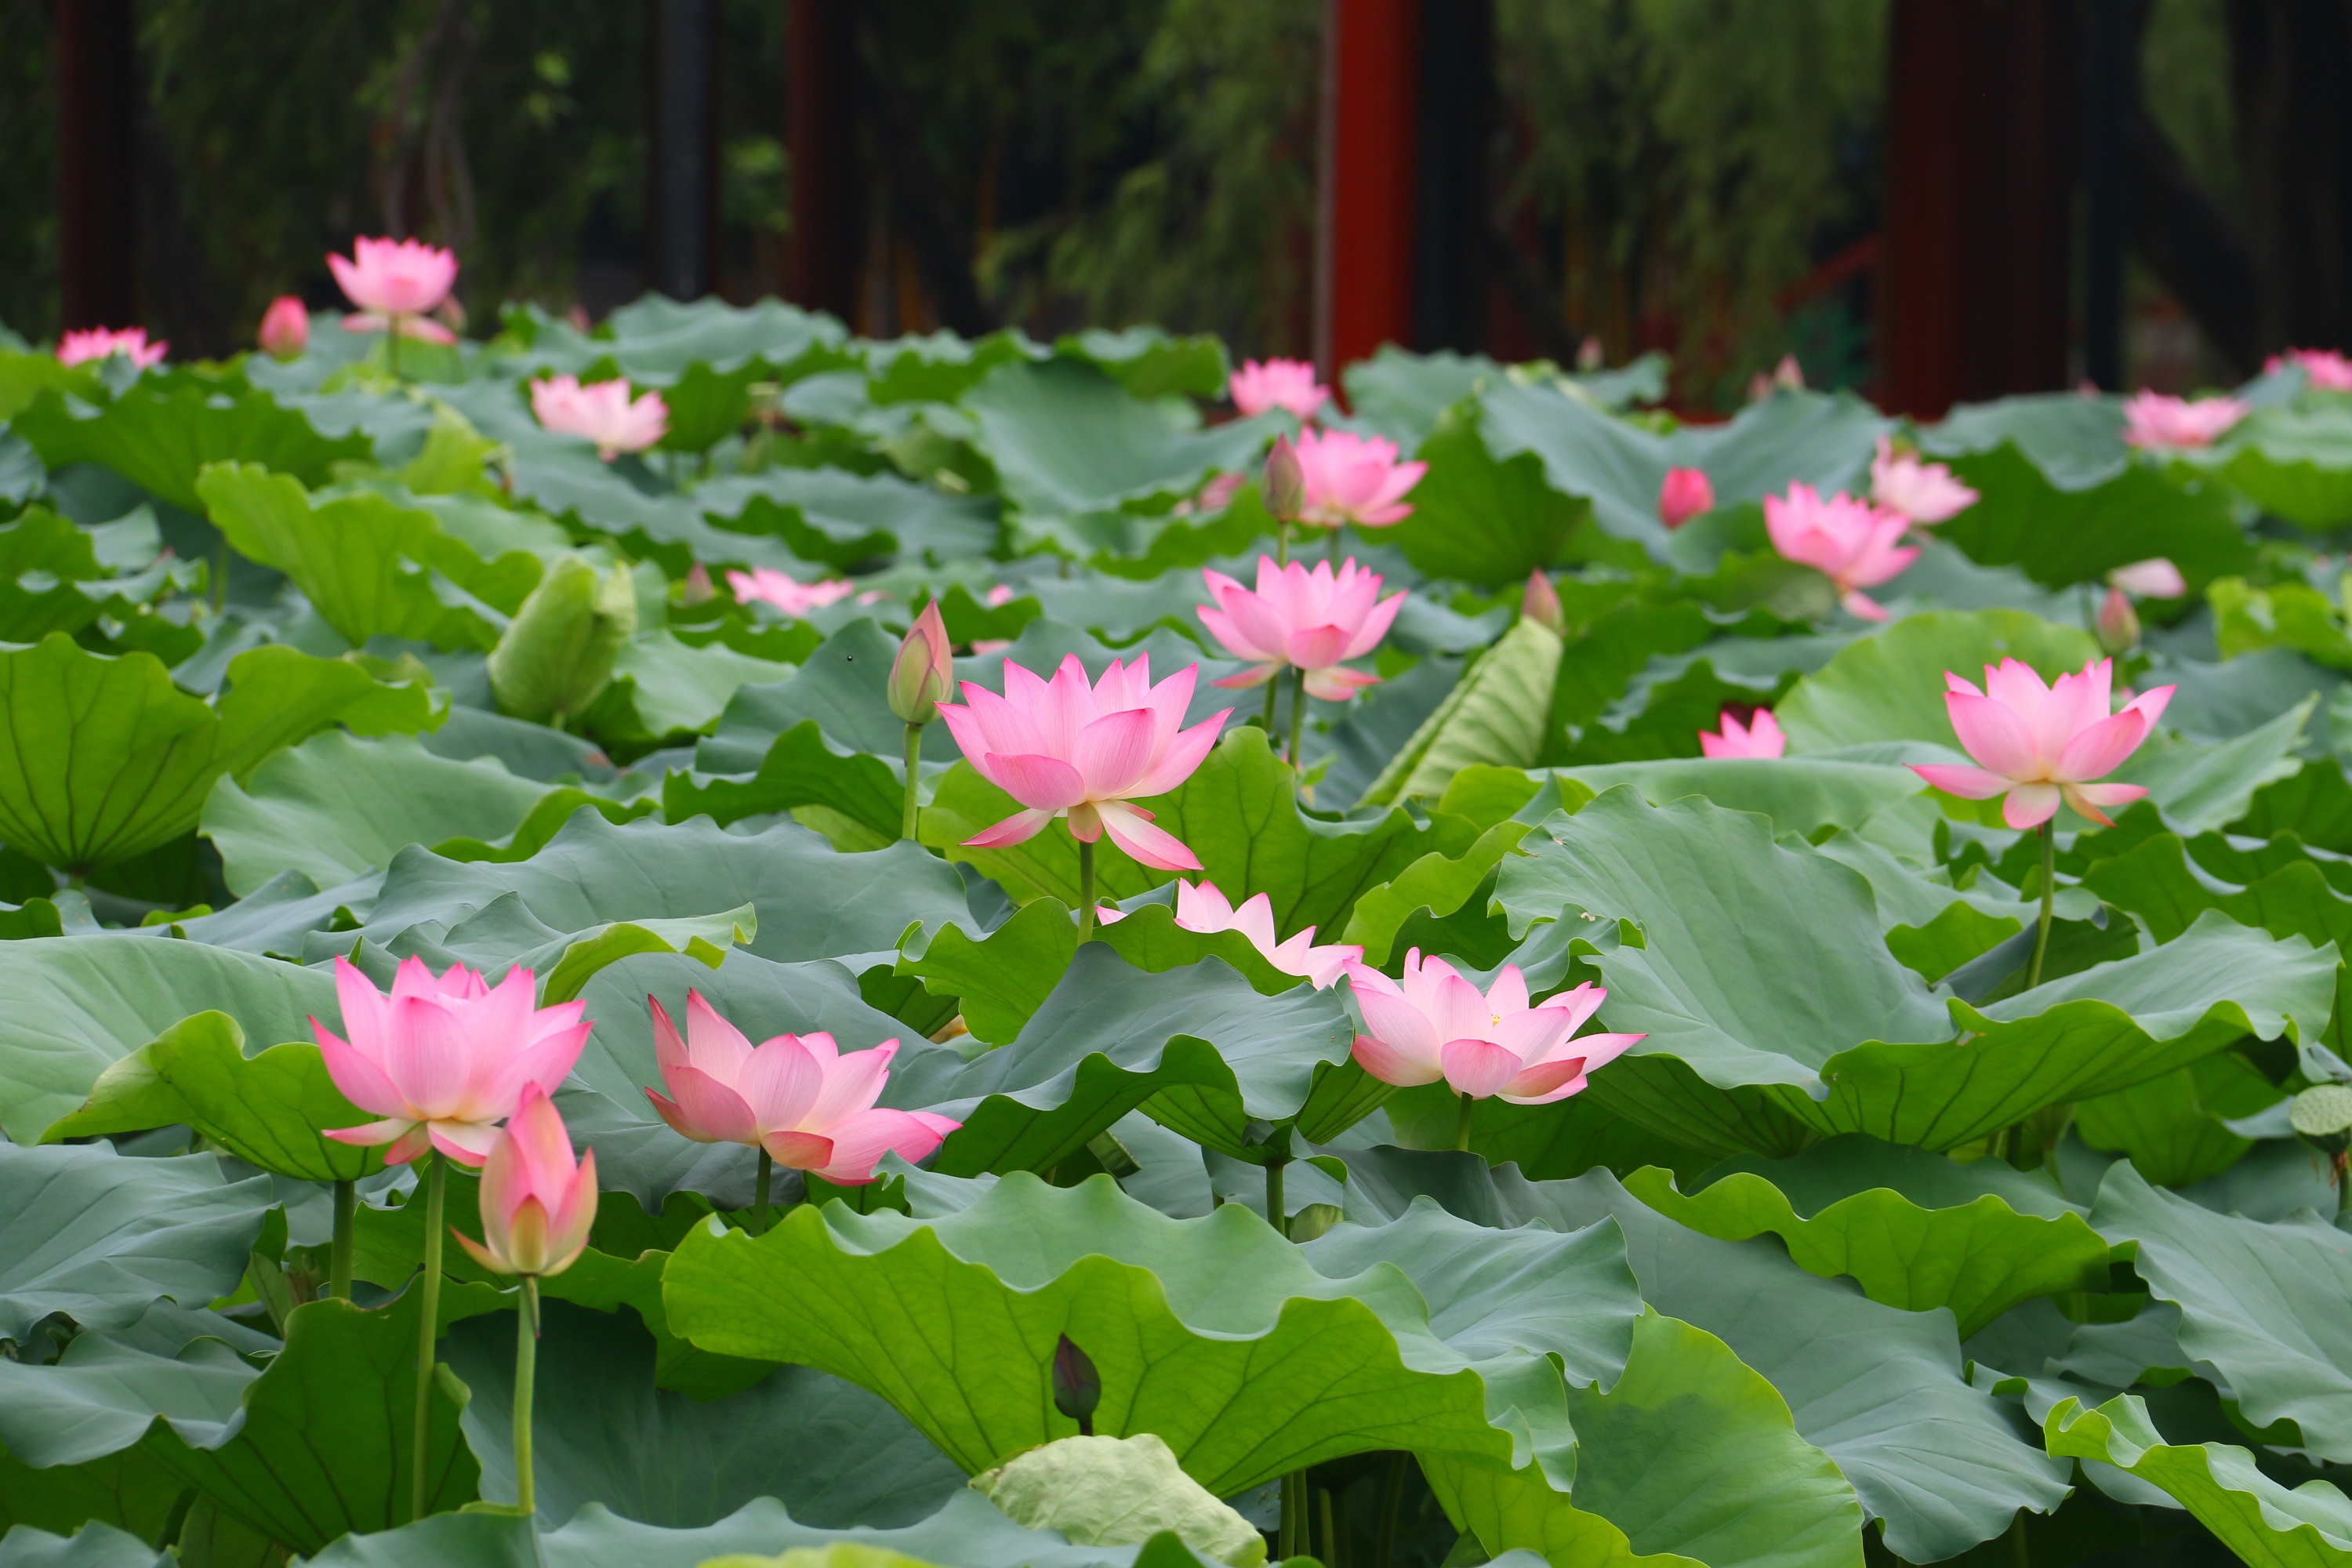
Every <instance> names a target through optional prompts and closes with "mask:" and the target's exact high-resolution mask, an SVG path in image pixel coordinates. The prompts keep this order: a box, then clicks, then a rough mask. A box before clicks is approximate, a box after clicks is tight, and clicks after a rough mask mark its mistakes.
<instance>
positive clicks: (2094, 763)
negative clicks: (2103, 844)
mask: <svg viewBox="0 0 2352 1568" xmlns="http://www.w3.org/2000/svg"><path fill="white" fill-rule="evenodd" d="M2114 669H2115V666H2114V663H2113V661H2112V660H2109V659H2104V658H2102V659H2095V660H2093V661H2092V662H2091V663H2089V664H2086V665H2084V667H2083V668H2082V669H2081V670H2079V671H2077V672H2075V673H2073V674H2068V675H2062V676H2060V677H2059V678H2058V679H2057V681H2056V683H2055V684H2053V685H2046V686H2045V685H2044V684H2042V677H2041V676H2040V675H2038V674H2036V673H2035V672H2034V669H2033V667H2032V666H2031V665H2029V664H2025V663H2023V662H2021V661H2020V660H2018V659H2014V658H2005V659H2002V660H2001V661H2000V665H1999V666H1998V667H1994V666H1990V665H1988V666H1987V667H1986V668H1985V672H1984V675H1985V679H1984V686H1983V687H1982V689H1979V688H1978V687H1977V685H1976V684H1975V683H1974V682H1972V681H1969V680H1965V679H1961V678H1960V677H1959V676H1957V675H1954V674H1952V673H1950V672H1949V671H1946V672H1945V675H1944V684H1945V693H1944V708H1945V710H1946V711H1947V712H1948V714H1949V715H1950V716H1951V721H1952V731H1953V733H1954V734H1956V735H1958V737H1959V742H1960V745H1961V747H1962V748H1963V749H1964V750H1966V751H1967V752H1968V753H1969V756H1970V757H1972V758H1974V759H1975V765H1974V766H1969V765H1965V764H1962V763H1912V764H1911V771H1912V772H1913V773H1917V774H1918V775H1919V776H1920V777H1921V778H1923V779H1926V780H1927V782H1928V783H1929V784H1933V785H1935V786H1936V787H1937V789H1939V790H1942V791H1944V792H1945V793H1947V794H1948V795H1959V796H1961V797H1962V798H1964V799H1968V800H1990V799H1991V798H1992V797H1993V796H1994V795H2006V796H2007V798H2006V799H2004V800H2003V801H2002V802H2001V809H2000V816H2001V820H2002V821H2003V822H2006V823H2008V824H2009V826H2011V827H2019V828H2024V827H2038V826H2042V824H2043V823H2045V822H2048V821H2049V820H2050V819H2051V818H2052V817H2053V816H2055V815H2056V814H2057V810H2058V805H2059V802H2060V801H2062V800H2063V801H2064V802H2065V804H2067V805H2071V806H2073V807H2074V809H2075V810H2076V811H2078V812H2080V813H2082V814H2083V815H2084V816H2087V817H2089V818H2090V819H2091V820H2092V821H2094V822H2096V823H2101V824H2105V825H2106V826H2113V824H2112V823H2109V822H2108V820H2107V815H2106V812H2105V809H2104V808H2105V807H2106V806H2110V805H2126V804H2128V803H2129V802H2132V801H2135V800H2137V799H2139V798H2140V796H2142V795H2146V794H2147V790H2145V789H2143V788H2142V787H2141V786H2139V785H2138V784H2099V783H2096V782H2095V781H2096V780H2098V779H2100V778H2103V777H2105V775H2106V774H2108V773H2113V772H2114V771H2115V770H2116V768H2117V767H2118V766H2120V765H2121V764H2122V763H2123V761H2124V759H2125V758H2126V757H2128V756H2130V755H2131V754H2132V752H2135V751H2137V750H2138V749H2139V744H2140V742H2142V741H2145V740H2147V737H2148V733H2149V731H2152V730H2154V729H2155V728H2156V721H2157V720H2158V719H2159V718H2160V717H2162V716H2163V713H2164V705H2165V704H2166V703H2167V702H2169V701H2170V700H2172V690H2173V689H2172V688H2171V687H2169V686H2159V687H2158V688H2157V689H2155V690H2153V691H2147V692H2143V693H2141V694H2140V695H2139V696H2137V697H2135V698H2134V699H2132V700H2131V702H2130V703H2129V704H2128V705H2127V706H2126V707H2125V708H2124V710H2122V711H2121V712H2117V713H2111V712H2109V711H2108V709H2109V707H2110V706H2111V697H2112V692H2113V685H2112V682H2113V679H2114Z"/></svg>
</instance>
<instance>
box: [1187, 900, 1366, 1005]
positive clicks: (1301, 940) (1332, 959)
mask: <svg viewBox="0 0 2352 1568" xmlns="http://www.w3.org/2000/svg"><path fill="white" fill-rule="evenodd" d="M1176 923H1177V924H1178V925H1180V926H1182V927H1183V928H1184V929H1185V930H1186V931H1200V932H1202V934H1204V935H1205V934H1208V933H1210V932H1213V931H1239V932H1241V933H1242V935H1244V936H1245V937H1247V938H1249V943H1250V945H1251V946H1252V947H1254V948H1255V949H1257V950H1258V952H1261V953H1263V954H1264V955H1265V961H1266V962H1267V963H1271V964H1273V965H1274V966H1275V967H1276V969H1279V970H1280V971H1282V972H1283V973H1285V974H1296V975H1298V976H1300V977H1301V978H1303V979H1305V980H1307V982H1308V983H1309V984H1312V985H1313V986H1314V987H1315V989H1316V990H1318V991H1321V990H1325V989H1327V988H1328V987H1329V986H1330V985H1331V984H1334V983H1335V982H1337V981H1338V980H1339V976H1340V975H1342V974H1344V973H1347V972H1348V966H1349V964H1351V963H1361V962H1362V961H1363V957H1364V949H1363V944H1362V943H1360V942H1330V943H1328V944H1326V945H1324V946H1322V947H1317V946H1316V945H1315V928H1314V927H1313V926H1308V927H1307V929H1306V930H1305V931H1300V932H1299V933H1298V934H1297V936H1294V937H1292V938H1291V939H1290V940H1289V941H1288V942H1276V941H1275V940H1274V900H1272V899H1270V898H1268V897H1267V896H1266V895H1265V894H1264V893H1256V894H1253V895H1252V896H1250V897H1249V898H1246V899H1244V900H1242V907H1241V908H1240V909H1238V910H1237V909H1235V908H1234V906H1233V904H1232V902H1231V900H1228V899H1226V897H1225V895H1224V894H1223V892H1221V891H1219V890H1218V888H1217V885H1216V884H1215V883H1214V882H1206V881H1204V882H1202V884H1201V885H1200V886H1199V887H1197V888H1196V887H1194V886H1193V885H1192V883H1190V882H1186V881H1181V880H1180V881H1179V882H1178V883H1177V884H1176Z"/></svg>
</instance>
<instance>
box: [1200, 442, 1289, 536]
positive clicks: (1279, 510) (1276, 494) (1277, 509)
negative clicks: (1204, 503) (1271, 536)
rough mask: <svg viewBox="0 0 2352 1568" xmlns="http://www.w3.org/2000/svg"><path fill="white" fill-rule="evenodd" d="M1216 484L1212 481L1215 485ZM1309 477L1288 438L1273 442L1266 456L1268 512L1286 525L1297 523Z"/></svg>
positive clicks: (1266, 508)
mask: <svg viewBox="0 0 2352 1568" xmlns="http://www.w3.org/2000/svg"><path fill="white" fill-rule="evenodd" d="M1212 482H1213V481H1212ZM1306 483H1307V481H1306V477H1305V474H1304V472H1303V471H1302V470H1301V469H1300V468H1299V466H1298V448H1297V447H1293V446H1292V445H1291V444H1290V437H1287V436H1276V437H1275V438H1274V450H1272V451H1270V452H1268V453H1267V454H1266V455H1265V510H1267V511H1269V512H1271V513H1273V514H1274V516H1275V517H1276V519H1277V520H1278V521H1283V522H1297V521H1298V514H1299V511H1300V510H1302V509H1303V508H1304V507H1305V506H1306V504H1307V501H1306Z"/></svg>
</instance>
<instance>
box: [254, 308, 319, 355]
mask: <svg viewBox="0 0 2352 1568" xmlns="http://www.w3.org/2000/svg"><path fill="white" fill-rule="evenodd" d="M257 341H258V342H259V343H260V344H261V352H262V353H266V354H268V356H269V357H270V358H272V359H296V358H299V356H300V355H301V353H302V351H303V350H304V349H306V348H308V347H310V311H309V310H305V309H303V306H302V301H301V300H298V299H296V298H295V297H294V296H293V295H291V294H280V295H279V296H278V298H276V299H275V300H271V301H269V309H268V310H264V311H262V312H261V331H260V333H259V334H258V337H257Z"/></svg>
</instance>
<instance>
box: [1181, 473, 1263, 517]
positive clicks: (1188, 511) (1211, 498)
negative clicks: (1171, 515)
mask: <svg viewBox="0 0 2352 1568" xmlns="http://www.w3.org/2000/svg"><path fill="white" fill-rule="evenodd" d="M1248 479H1249V476H1248V475H1246V474H1213V475H1211V476H1210V479H1209V482H1208V483H1206V484H1204V485H1202V487H1201V488H1200V489H1198V490H1197V491H1195V492H1194V493H1192V495H1189V496H1186V497H1185V498H1184V499H1183V500H1180V501H1178V502H1177V503H1176V515H1177V516H1178V517H1197V516H1202V515H1204V514H1206V513H1209V512H1213V511H1223V510H1225V508H1226V507H1227V506H1229V505H1230V504H1232V502H1233V499H1234V492H1235V491H1236V490H1238V489H1241V488H1242V486H1243V485H1244V483H1246V482H1247V480H1248Z"/></svg>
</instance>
